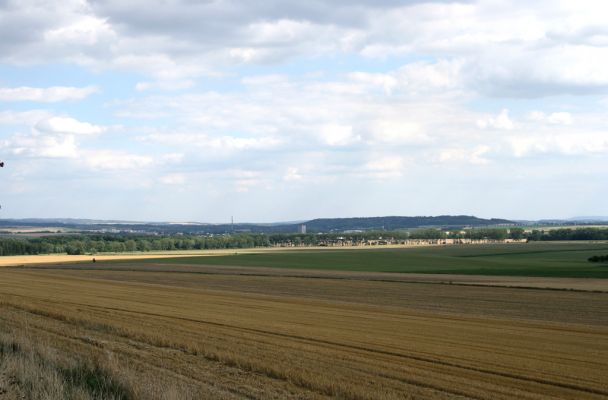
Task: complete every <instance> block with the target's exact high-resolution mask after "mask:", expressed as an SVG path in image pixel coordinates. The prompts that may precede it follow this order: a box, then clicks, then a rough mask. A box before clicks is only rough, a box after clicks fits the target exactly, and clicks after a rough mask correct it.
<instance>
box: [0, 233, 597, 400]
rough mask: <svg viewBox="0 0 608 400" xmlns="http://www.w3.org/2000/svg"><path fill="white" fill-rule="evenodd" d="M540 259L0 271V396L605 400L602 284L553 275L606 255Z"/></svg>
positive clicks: (511, 256)
mask: <svg viewBox="0 0 608 400" xmlns="http://www.w3.org/2000/svg"><path fill="white" fill-rule="evenodd" d="M522 246H524V245H522ZM539 246H540V245H539ZM555 246H557V245H556V244H553V247H546V245H545V247H518V246H514V247H512V246H511V247H509V246H507V247H501V246H485V247H479V248H474V247H453V248H447V247H445V248H444V247H442V248H439V247H435V248H425V249H422V248H421V249H412V250H406V249H399V250H395V249H389V250H382V251H380V250H368V251H359V252H354V251H351V250H340V251H334V250H325V251H290V252H276V251H275V252H267V253H259V254H238V255H236V256H232V255H224V256H221V257H212V256H209V257H199V258H194V257H181V258H175V259H172V258H163V259H156V260H153V259H142V260H123V261H118V260H112V261H107V262H98V263H96V264H93V263H90V262H83V263H58V264H44V263H43V264H39V265H32V266H26V267H18V268H13V267H6V268H2V269H0V350H1V351H0V357H2V359H1V361H0V399H2V400H5V398H6V399H10V400H12V399H13V398H19V396H29V397H30V398H41V399H42V398H61V397H64V398H66V397H67V398H83V399H85V398H99V397H102V398H116V399H119V398H120V399H130V398H142V399H148V398H150V399H188V398H193V399H194V398H218V399H324V398H342V399H509V398H523V399H555V398H572V399H574V398H576V399H601V398H606V397H608V383H607V382H606V380H605V376H606V374H607V373H608V293H607V290H605V288H606V286H605V285H604V284H603V282H605V281H604V280H603V279H601V274H598V273H597V271H594V270H593V269H591V270H588V272H585V274H586V275H585V274H583V276H587V278H581V277H580V276H581V275H580V274H579V275H576V276H573V277H570V278H562V277H560V276H564V275H565V276H568V275H571V271H573V270H574V269H575V268H578V267H580V268H583V267H587V266H586V264H584V263H582V262H580V263H579V260H580V259H583V260H586V256H587V254H591V253H592V254H597V253H598V251H599V252H602V251H604V252H605V249H606V247H607V246H606V244H577V245H572V244H560V245H559V246H558V247H555ZM522 250H526V252H524V251H522ZM404 254H405V255H404ZM433 255H434V256H435V257H436V259H435V262H434V263H433V262H431V261H433V258H432V257H433ZM404 257H405V258H404ZM452 258H456V259H457V260H452V261H449V260H450V259H452ZM403 260H406V263H404V262H403ZM441 260H443V261H441ZM446 260H448V261H446ZM467 260H473V261H472V262H473V263H474V264H475V266H474V267H473V268H471V269H470V270H466V269H465V266H466V263H467V262H468V261H467ZM488 260H494V262H495V263H496V264H492V265H491V266H490V267H486V268H498V267H499V266H500V268H503V269H502V271H509V268H508V266H509V265H513V266H512V267H510V268H511V270H515V271H518V268H524V267H525V265H528V268H533V270H534V271H535V274H536V275H537V278H527V277H524V276H521V274H518V273H514V274H513V275H515V276H511V277H509V276H498V275H494V276H489V277H488V276H486V277H485V278H483V277H479V276H476V275H471V273H472V272H471V271H479V269H480V266H482V265H484V264H485V263H488V262H489V261H488ZM526 260H527V261H526ZM561 260H563V261H561ZM236 261H238V262H236ZM449 262H452V264H449ZM410 264H411V265H414V267H415V268H420V267H421V266H425V265H426V266H428V269H426V270H423V272H429V271H431V272H437V271H440V272H442V274H441V275H434V274H412V275H410V274H402V273H396V272H395V271H400V270H399V269H398V268H399V265H402V267H401V268H403V265H406V266H409V265H410ZM349 265H350V268H349ZM366 265H367V268H366ZM568 265H571V266H570V267H568ZM442 266H443V267H442ZM446 266H447V267H446ZM277 267H289V268H277ZM448 267H449V268H448ZM315 268H316V269H315ZM441 268H443V269H441ZM568 268H569V269H568ZM598 268H599V267H598ZM349 269H350V270H349ZM352 270H354V271H352ZM552 270H553V271H554V272H555V271H557V272H555V273H553V274H550V273H549V272H547V271H552ZM378 271H381V272H378ZM382 271H393V272H382ZM448 271H449V273H450V274H451V275H447V274H446V273H447V272H448ZM467 271H468V272H467ZM564 271H568V273H565V272H564ZM586 271H587V270H586ZM589 271H591V272H589ZM417 272H420V270H417ZM579 272H580V271H579ZM467 273H468V275H467ZM454 274H460V275H454ZM577 276H578V277H577ZM442 277H444V278H442ZM445 277H448V278H447V279H445ZM486 279H490V281H487V280H486ZM503 279H504V280H506V281H508V282H514V281H518V282H528V281H529V282H537V283H539V282H545V283H547V282H553V283H552V284H556V283H555V282H558V283H559V282H563V283H562V287H563V288H568V287H571V286H572V285H575V284H576V285H579V286H577V290H544V289H540V288H526V289H522V288H513V287H497V285H495V284H496V283H499V282H500V281H501V280H503ZM471 282H474V283H475V284H474V285H472V284H469V283H471ZM585 282H593V285H595V286H593V288H589V289H586V288H585V286H584V283H585ZM486 284H488V285H486ZM539 284H540V283H539ZM602 288H603V289H602ZM92 376H95V377H97V379H91V377H92ZM36 382H39V383H38V384H36ZM40 382H44V384H40ZM49 393H50V394H49ZM3 396H4V397H3ZM7 396H9V397H7ZM10 396H13V397H10ZM45 396H46V397H45Z"/></svg>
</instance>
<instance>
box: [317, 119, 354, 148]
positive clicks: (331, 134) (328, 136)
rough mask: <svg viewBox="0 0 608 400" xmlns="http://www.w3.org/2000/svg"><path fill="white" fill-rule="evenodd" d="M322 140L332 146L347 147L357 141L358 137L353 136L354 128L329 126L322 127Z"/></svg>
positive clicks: (336, 125) (337, 125)
mask: <svg viewBox="0 0 608 400" xmlns="http://www.w3.org/2000/svg"><path fill="white" fill-rule="evenodd" d="M319 135H320V138H321V140H322V141H323V142H325V143H326V144H328V145H330V146H346V145H348V144H350V143H352V142H353V141H355V140H358V138H357V137H355V136H354V135H353V128H352V126H348V125H339V124H331V123H330V124H327V125H324V126H322V127H321V129H320V131H319Z"/></svg>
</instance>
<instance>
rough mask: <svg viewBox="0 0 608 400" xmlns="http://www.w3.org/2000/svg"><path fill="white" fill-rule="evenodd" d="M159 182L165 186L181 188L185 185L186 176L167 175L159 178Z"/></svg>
mask: <svg viewBox="0 0 608 400" xmlns="http://www.w3.org/2000/svg"><path fill="white" fill-rule="evenodd" d="M159 180H160V182H161V183H163V184H165V185H177V186H181V185H183V184H185V183H186V181H187V179H186V175H184V174H167V175H163V176H161V177H160V179H159Z"/></svg>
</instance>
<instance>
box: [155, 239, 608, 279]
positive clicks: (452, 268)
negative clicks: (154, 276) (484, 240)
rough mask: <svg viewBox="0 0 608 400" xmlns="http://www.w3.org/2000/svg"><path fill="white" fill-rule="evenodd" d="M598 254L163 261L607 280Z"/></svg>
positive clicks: (581, 249)
mask: <svg viewBox="0 0 608 400" xmlns="http://www.w3.org/2000/svg"><path fill="white" fill-rule="evenodd" d="M599 254H608V243H563V242H547V243H543V242H537V243H525V244H513V243H510V244H490V245H487V244H483V245H461V246H458V245H456V246H453V245H451V246H421V247H414V248H400V249H399V248H393V249H382V248H378V249H369V250H367V251H361V250H356V249H355V250H352V249H348V248H346V249H339V250H338V249H327V250H322V251H320V250H313V251H309V250H300V251H284V252H272V253H263V252H262V253H248V252H246V251H245V252H242V251H235V252H233V253H232V254H228V255H222V256H216V257H204V258H201V257H184V258H180V259H179V260H178V259H171V258H166V259H165V260H164V262H166V263H171V264H192V265H225V266H243V267H244V266H250V267H272V268H288V269H319V270H343V271H369V272H400V273H428V274H466V275H493V276H536V277H572V278H608V264H593V263H590V262H588V261H587V259H588V258H589V257H591V256H593V255H599ZM145 262H150V263H156V262H157V261H156V260H153V259H152V260H148V261H145Z"/></svg>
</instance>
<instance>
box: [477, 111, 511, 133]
mask: <svg viewBox="0 0 608 400" xmlns="http://www.w3.org/2000/svg"><path fill="white" fill-rule="evenodd" d="M477 126H478V127H480V128H481V129H486V128H494V129H504V130H512V129H513V128H515V123H514V122H513V121H512V120H511V118H509V110H507V109H503V110H502V111H501V112H500V113H499V114H498V115H497V116H496V117H487V118H483V119H479V120H478V121H477Z"/></svg>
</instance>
